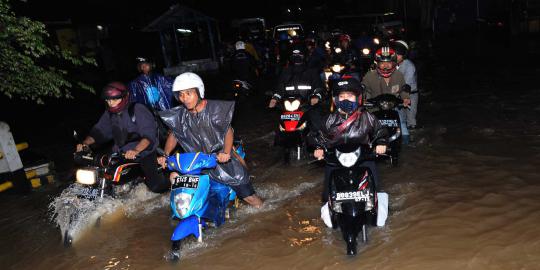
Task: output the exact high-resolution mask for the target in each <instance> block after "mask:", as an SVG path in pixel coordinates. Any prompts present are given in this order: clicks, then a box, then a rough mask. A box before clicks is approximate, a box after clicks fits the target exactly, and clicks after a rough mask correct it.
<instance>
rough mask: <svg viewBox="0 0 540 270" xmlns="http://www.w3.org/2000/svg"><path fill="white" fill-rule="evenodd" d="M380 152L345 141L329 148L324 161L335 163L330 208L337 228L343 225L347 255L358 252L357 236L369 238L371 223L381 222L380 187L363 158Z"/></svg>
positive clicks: (331, 175) (330, 192)
mask: <svg viewBox="0 0 540 270" xmlns="http://www.w3.org/2000/svg"><path fill="white" fill-rule="evenodd" d="M375 158H377V155H376V154H374V153H373V149H371V148H370V147H369V146H365V145H354V144H345V145H341V146H339V147H337V148H335V149H331V150H326V151H325V155H324V160H325V161H326V162H327V163H328V164H329V165H332V166H334V167H335V168H336V169H334V170H333V171H332V172H331V174H330V181H329V187H328V190H329V193H328V194H329V198H328V208H329V211H330V217H331V218H330V219H331V223H332V227H333V228H334V229H337V228H340V230H341V233H342V235H343V239H344V240H345V242H346V244H347V254H348V255H356V252H357V251H356V250H357V240H356V239H357V236H358V234H359V233H360V232H361V233H362V242H364V243H365V242H367V241H368V226H370V225H371V226H375V225H378V224H377V223H378V222H377V214H378V203H379V201H378V197H377V187H376V183H375V180H374V178H373V175H372V172H371V170H370V169H369V168H367V167H365V166H363V165H362V163H363V162H364V161H368V160H374V159H375Z"/></svg>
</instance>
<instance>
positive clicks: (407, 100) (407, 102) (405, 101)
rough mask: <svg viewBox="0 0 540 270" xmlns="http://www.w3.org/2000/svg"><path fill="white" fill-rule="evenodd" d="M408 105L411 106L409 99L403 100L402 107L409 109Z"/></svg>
mask: <svg viewBox="0 0 540 270" xmlns="http://www.w3.org/2000/svg"><path fill="white" fill-rule="evenodd" d="M409 105H411V99H410V98H405V99H403V106H405V107H409Z"/></svg>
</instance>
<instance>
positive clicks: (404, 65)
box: [394, 40, 418, 129]
mask: <svg viewBox="0 0 540 270" xmlns="http://www.w3.org/2000/svg"><path fill="white" fill-rule="evenodd" d="M394 48H395V50H396V54H397V63H398V67H397V68H398V70H399V72H401V73H402V74H403V77H405V83H406V84H408V85H410V86H411V93H410V97H411V106H410V107H409V109H408V110H406V116H407V128H408V129H415V128H416V112H417V108H418V87H417V83H416V67H415V65H414V63H413V62H412V61H411V60H409V59H408V57H407V56H408V52H409V45H408V44H407V43H406V42H405V41H403V40H398V41H396V42H395V43H394Z"/></svg>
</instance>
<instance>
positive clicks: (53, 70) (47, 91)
mask: <svg viewBox="0 0 540 270" xmlns="http://www.w3.org/2000/svg"><path fill="white" fill-rule="evenodd" d="M48 38H49V33H48V32H47V30H46V29H45V25H44V24H43V23H41V22H38V21H33V20H31V19H29V18H26V17H17V16H16V15H15V13H14V12H13V11H12V10H11V9H10V6H9V4H8V0H0V93H1V94H4V95H6V96H8V97H9V98H13V97H18V98H21V99H25V100H32V101H35V102H37V103H43V98H45V97H55V98H61V97H67V98H71V97H72V95H71V91H72V90H73V89H75V88H78V89H86V90H89V91H91V92H93V91H94V90H93V89H92V88H91V87H90V86H88V85H87V84H84V83H83V82H80V81H77V80H73V79H70V77H69V72H68V70H67V67H69V66H73V67H80V66H82V65H86V64H90V65H96V62H95V60H94V59H92V58H88V57H80V56H75V55H73V54H72V53H71V52H70V51H67V50H62V49H60V47H58V46H54V45H48V43H47V41H48Z"/></svg>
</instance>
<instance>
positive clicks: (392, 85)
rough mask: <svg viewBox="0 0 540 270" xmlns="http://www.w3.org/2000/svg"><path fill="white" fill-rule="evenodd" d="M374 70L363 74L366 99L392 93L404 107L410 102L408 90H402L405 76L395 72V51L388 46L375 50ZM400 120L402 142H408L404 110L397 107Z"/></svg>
mask: <svg viewBox="0 0 540 270" xmlns="http://www.w3.org/2000/svg"><path fill="white" fill-rule="evenodd" d="M375 63H376V64H377V68H376V70H372V71H369V72H368V73H366V75H365V76H364V79H363V80H362V84H363V85H364V86H365V88H366V99H369V98H374V97H377V96H379V95H382V94H393V95H396V96H400V97H401V98H402V99H403V105H404V106H405V107H407V106H409V105H410V104H411V99H410V95H409V93H408V92H405V91H402V90H403V86H404V85H405V78H404V77H403V74H401V73H400V72H395V71H396V68H397V54H396V51H395V50H394V49H392V48H390V47H388V46H384V47H381V48H379V49H378V50H377V51H376V52H375ZM398 112H399V117H400V120H401V134H402V136H403V137H402V141H403V143H404V144H407V143H408V140H409V130H408V129H407V124H406V122H405V121H406V120H405V119H406V116H405V110H404V109H399V110H398Z"/></svg>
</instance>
